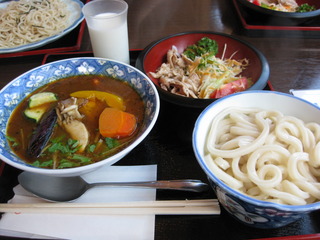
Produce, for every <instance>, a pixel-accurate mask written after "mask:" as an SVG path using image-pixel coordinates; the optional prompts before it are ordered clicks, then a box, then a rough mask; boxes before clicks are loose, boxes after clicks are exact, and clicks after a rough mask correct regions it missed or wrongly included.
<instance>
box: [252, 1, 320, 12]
mask: <svg viewBox="0 0 320 240" xmlns="http://www.w3.org/2000/svg"><path fill="white" fill-rule="evenodd" d="M248 1H249V2H251V3H253V4H255V5H258V6H260V7H264V8H268V9H271V10H275V11H282V12H310V11H314V10H316V7H315V6H311V5H309V4H307V3H304V4H301V5H300V6H299V5H298V3H297V2H296V1H295V0H248Z"/></svg>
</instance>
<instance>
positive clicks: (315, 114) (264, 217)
mask: <svg viewBox="0 0 320 240" xmlns="http://www.w3.org/2000/svg"><path fill="white" fill-rule="evenodd" d="M231 106H232V107H259V108H262V109H270V110H278V111H281V112H282V113H283V114H285V115H290V116H295V117H298V118H300V119H302V120H304V121H305V122H316V123H319V124H320V108H319V107H317V106H315V105H313V104H311V103H309V102H307V101H305V100H302V99H299V98H297V97H294V96H292V95H289V94H284V93H279V92H273V91H246V92H241V93H236V94H233V95H230V96H227V97H224V98H222V99H220V100H217V101H215V102H213V103H212V104H210V105H209V106H208V107H207V108H206V109H204V111H203V112H202V113H201V114H200V116H199V117H198V119H197V121H196V124H195V127H194V132H193V138H192V141H193V149H194V153H195V156H196V158H197V160H198V163H199V165H200V166H201V168H202V169H203V171H204V172H205V173H206V175H207V177H208V179H209V181H210V182H211V184H212V187H213V189H214V191H215V192H216V194H217V198H218V200H219V202H220V204H221V205H222V206H223V207H224V208H225V209H226V210H227V211H228V212H229V213H230V214H231V215H232V216H233V217H235V218H236V219H237V220H239V221H240V222H242V223H245V224H247V225H249V226H253V227H257V228H277V227H281V226H285V225H287V224H289V223H291V222H294V221H296V220H298V219H299V218H301V217H302V216H303V215H304V214H307V213H309V212H311V211H315V210H318V209H320V202H316V203H313V204H307V205H284V204H277V203H273V202H266V201H261V200H256V199H254V198H252V197H248V196H246V195H244V194H242V193H240V192H238V191H236V190H234V189H232V188H231V187H229V186H228V185H226V184H225V183H224V182H223V181H222V180H220V179H219V178H218V177H217V176H216V175H215V174H214V173H213V172H212V170H211V167H210V166H209V165H208V164H207V162H206V160H205V159H204V154H205V142H206V136H207V134H208V130H209V128H210V125H211V122H212V120H213V119H214V118H215V116H216V115H217V114H218V113H219V112H221V111H222V110H224V109H226V108H228V107H231Z"/></svg>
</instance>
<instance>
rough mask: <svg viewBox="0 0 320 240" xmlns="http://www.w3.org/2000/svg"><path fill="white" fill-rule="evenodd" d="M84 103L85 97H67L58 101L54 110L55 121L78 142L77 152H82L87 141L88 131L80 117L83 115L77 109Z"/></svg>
mask: <svg viewBox="0 0 320 240" xmlns="http://www.w3.org/2000/svg"><path fill="white" fill-rule="evenodd" d="M85 103H86V99H78V98H74V97H71V98H68V99H66V100H63V101H60V102H58V106H57V107H56V112H57V115H58V119H57V122H58V124H59V126H61V127H62V128H63V129H64V130H65V131H66V132H67V133H68V134H69V135H70V137H71V138H72V139H74V140H77V141H78V142H79V145H80V148H79V150H78V151H79V152H83V151H84V150H85V148H86V146H87V145H88V142H89V132H88V130H87V128H86V126H85V125H84V124H83V122H82V121H81V119H82V118H83V115H81V114H80V112H79V111H78V109H79V106H81V105H82V104H85Z"/></svg>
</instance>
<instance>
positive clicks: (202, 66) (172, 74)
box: [150, 37, 252, 99]
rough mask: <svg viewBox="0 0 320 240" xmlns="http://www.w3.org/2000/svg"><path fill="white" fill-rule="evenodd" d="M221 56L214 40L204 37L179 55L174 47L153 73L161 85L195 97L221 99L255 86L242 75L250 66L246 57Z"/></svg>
mask: <svg viewBox="0 0 320 240" xmlns="http://www.w3.org/2000/svg"><path fill="white" fill-rule="evenodd" d="M226 48H227V46H226V45H225V47H224V50H223V54H222V57H221V58H218V57H217V56H216V55H217V53H218V44H217V42H216V41H215V40H212V39H210V38H207V37H204V38H202V39H201V40H199V41H198V42H197V43H196V44H193V45H191V46H188V47H187V48H186V50H185V51H184V52H183V53H182V54H179V53H178V51H177V49H176V47H175V46H173V47H172V49H170V50H169V51H168V53H167V62H166V63H163V64H162V65H161V67H160V68H159V69H158V70H157V71H156V72H155V73H150V74H151V75H152V76H153V77H154V78H158V79H159V83H160V86H161V88H163V89H164V90H166V91H170V92H171V93H174V94H178V95H182V96H186V97H193V98H204V99H208V98H220V97H223V96H226V95H229V94H231V93H235V92H239V91H243V90H245V89H247V88H248V87H250V86H251V85H252V81H251V79H248V78H246V77H243V76H241V73H242V71H243V70H244V69H245V68H246V67H247V66H248V65H249V61H248V60H247V59H241V60H235V59H233V56H234V55H235V54H237V52H235V53H234V54H233V55H232V56H230V57H229V58H225V57H224V55H225V52H226Z"/></svg>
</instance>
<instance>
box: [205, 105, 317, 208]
mask: <svg viewBox="0 0 320 240" xmlns="http://www.w3.org/2000/svg"><path fill="white" fill-rule="evenodd" d="M205 150H206V156H205V159H206V162H207V164H208V167H209V168H210V169H211V170H212V171H213V173H214V174H216V176H217V177H218V178H219V179H221V180H222V181H223V182H225V183H226V184H227V185H229V186H230V187H231V188H234V189H236V190H237V191H239V192H242V193H243V194H246V195H248V196H251V197H253V198H256V199H260V200H265V201H270V202H277V203H281V204H289V205H303V204H309V203H313V202H315V201H319V200H320V183H319V179H320V125H319V124H317V123H306V124H305V123H304V122H303V121H302V120H300V119H298V118H295V117H291V116H284V115H283V114H281V113H279V112H277V111H266V110H260V109H254V108H228V109H225V110H223V111H221V112H220V113H219V114H218V115H217V116H216V117H215V118H214V119H213V121H212V123H211V126H210V129H209V133H208V136H207V142H206V146H205Z"/></svg>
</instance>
